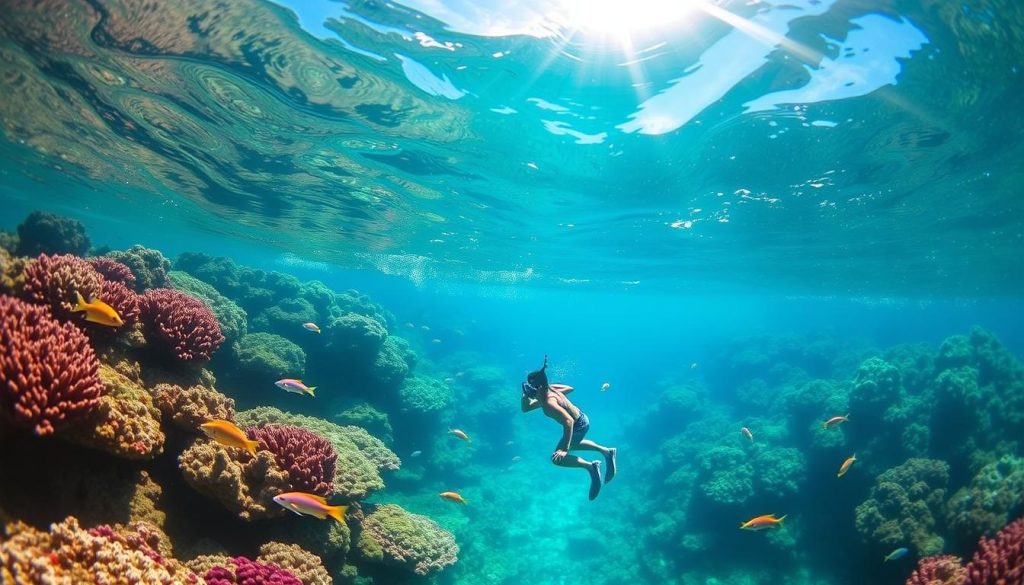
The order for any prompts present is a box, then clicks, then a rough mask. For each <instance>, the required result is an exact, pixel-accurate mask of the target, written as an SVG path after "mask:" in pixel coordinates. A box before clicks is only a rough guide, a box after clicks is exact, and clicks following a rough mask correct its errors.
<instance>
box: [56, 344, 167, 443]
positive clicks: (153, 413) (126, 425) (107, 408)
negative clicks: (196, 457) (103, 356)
mask: <svg viewBox="0 0 1024 585" xmlns="http://www.w3.org/2000/svg"><path fill="white" fill-rule="evenodd" d="M99 376H100V379H101V380H102V381H103V387H104V392H103V395H102V396H101V397H100V402H99V405H98V406H97V407H96V408H95V409H94V410H93V411H92V412H91V413H90V414H89V415H88V416H87V417H84V418H83V419H82V424H80V425H76V427H75V428H74V429H73V430H72V431H71V432H70V433H69V438H70V439H71V440H73V441H75V442H77V443H81V444H83V445H87V446H89V447H93V448H96V449H101V450H103V451H106V452H108V453H110V454H112V455H117V456H118V457H124V458H126V459H152V458H153V457H155V456H157V455H159V454H160V453H162V452H163V446H164V433H163V431H162V430H161V429H160V410H159V409H157V408H156V406H154V405H153V398H152V396H151V395H150V394H149V392H148V391H147V390H146V389H145V388H144V387H142V385H141V382H140V381H139V380H132V379H129V378H128V377H127V376H125V375H124V374H121V373H119V372H117V371H116V370H115V369H114V368H112V367H110V366H108V365H106V364H101V365H100V368H99Z"/></svg>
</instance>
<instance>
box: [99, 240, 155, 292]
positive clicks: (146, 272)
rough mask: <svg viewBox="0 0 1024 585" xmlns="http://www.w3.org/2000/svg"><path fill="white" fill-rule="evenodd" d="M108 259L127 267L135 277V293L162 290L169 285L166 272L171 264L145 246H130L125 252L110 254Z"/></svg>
mask: <svg viewBox="0 0 1024 585" xmlns="http://www.w3.org/2000/svg"><path fill="white" fill-rule="evenodd" d="M107 256H109V257H110V258H113V259H114V260H117V261H118V262H120V263H121V264H124V265H125V266H127V267H128V268H129V269H130V270H131V271H132V274H134V275H135V291H136V292H140V293H141V292H145V291H147V290H149V289H151V288H163V287H166V286H169V285H170V281H169V280H167V272H168V271H169V270H170V269H171V263H170V262H169V261H168V260H167V258H164V255H163V254H161V253H160V251H159V250H153V249H150V248H146V247H145V246H132V247H131V248H128V250H126V251H122V252H110V253H109V254H107Z"/></svg>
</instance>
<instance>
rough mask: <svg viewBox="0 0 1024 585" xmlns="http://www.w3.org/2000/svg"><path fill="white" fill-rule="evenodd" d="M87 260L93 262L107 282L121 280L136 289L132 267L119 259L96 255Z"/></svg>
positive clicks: (93, 265)
mask: <svg viewBox="0 0 1024 585" xmlns="http://www.w3.org/2000/svg"><path fill="white" fill-rule="evenodd" d="M86 262H88V263H89V264H91V265H92V267H93V268H95V269H96V272H99V273H100V274H101V275H102V276H103V278H104V279H105V280H106V281H107V282H110V281H114V282H120V283H121V284H123V285H125V286H127V287H128V288H130V289H133V290H134V289H135V275H134V274H132V269H131V268H128V267H127V266H125V265H124V264H121V263H120V262H118V261H117V260H114V259H113V258H107V257H106V256H96V257H95V258H89V259H88V260H86Z"/></svg>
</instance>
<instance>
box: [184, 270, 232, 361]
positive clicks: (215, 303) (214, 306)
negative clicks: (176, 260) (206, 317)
mask: <svg viewBox="0 0 1024 585" xmlns="http://www.w3.org/2000/svg"><path fill="white" fill-rule="evenodd" d="M167 278H168V280H169V281H170V283H171V286H172V287H174V288H175V289H176V290H180V291H182V292H184V293H186V294H188V295H189V296H191V297H193V298H196V299H199V300H201V301H203V303H205V304H206V306H207V307H209V308H210V311H212V312H213V315H214V316H215V317H216V318H217V323H218V324H219V325H220V330H221V333H223V334H224V340H225V341H226V342H227V343H229V344H230V343H234V342H235V341H236V340H238V338H240V337H242V336H243V335H245V332H246V330H247V315H246V314H245V310H244V309H242V308H241V307H239V306H238V305H236V304H235V302H234V301H232V300H231V299H229V298H227V297H225V296H224V295H222V294H220V293H219V292H218V291H217V289H215V288H213V287H212V286H210V285H209V284H206V283H205V282H203V281H201V280H199V279H198V278H196V277H194V276H192V275H190V274H187V273H185V272H179V271H171V272H168V273H167Z"/></svg>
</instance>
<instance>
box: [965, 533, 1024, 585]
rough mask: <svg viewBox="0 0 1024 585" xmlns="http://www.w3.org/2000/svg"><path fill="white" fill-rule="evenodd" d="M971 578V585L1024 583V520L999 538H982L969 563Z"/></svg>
mask: <svg viewBox="0 0 1024 585" xmlns="http://www.w3.org/2000/svg"><path fill="white" fill-rule="evenodd" d="M967 578H968V581H967V582H968V583H969V584H970V585H1020V584H1022V583H1024V518H1019V519H1017V520H1016V521H1014V522H1011V523H1009V524H1007V525H1006V526H1004V527H1003V529H1002V530H1000V531H999V534H996V536H995V538H991V539H989V538H985V537H982V538H981V540H980V541H979V542H978V550H977V551H976V552H975V553H974V558H972V559H971V562H970V563H967Z"/></svg>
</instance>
